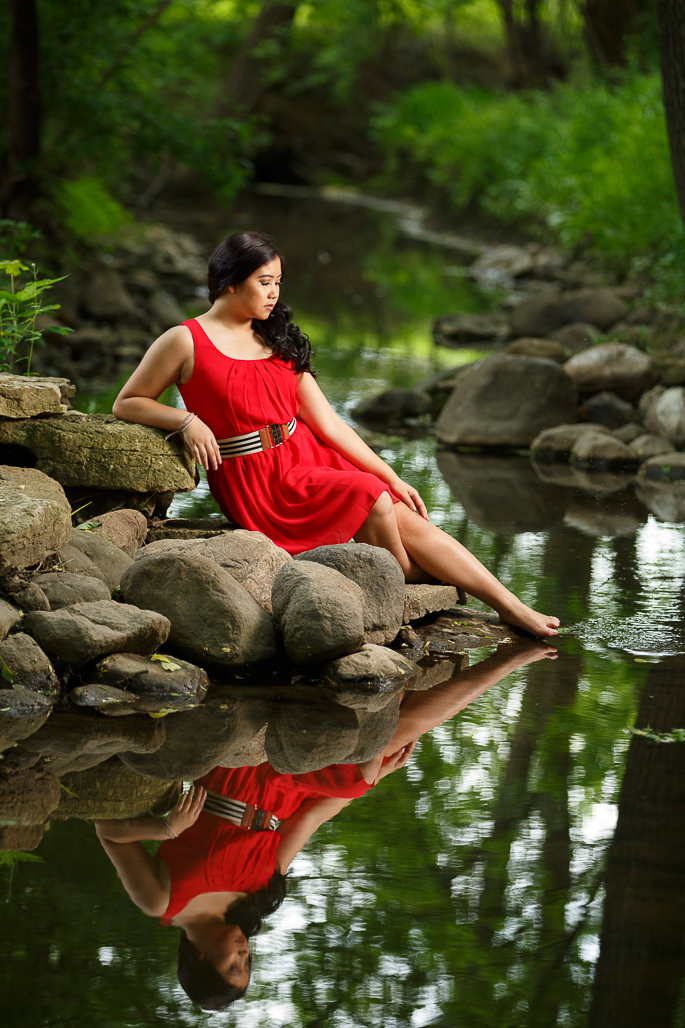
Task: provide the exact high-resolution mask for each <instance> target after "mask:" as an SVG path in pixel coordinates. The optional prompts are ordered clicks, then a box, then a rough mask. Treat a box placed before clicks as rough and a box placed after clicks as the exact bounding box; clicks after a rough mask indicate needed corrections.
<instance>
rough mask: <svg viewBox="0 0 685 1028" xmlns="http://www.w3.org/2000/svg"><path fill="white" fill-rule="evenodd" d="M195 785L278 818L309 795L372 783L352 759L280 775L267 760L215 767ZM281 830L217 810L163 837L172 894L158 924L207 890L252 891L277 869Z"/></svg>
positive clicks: (357, 789) (357, 791) (347, 791)
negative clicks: (257, 827) (247, 824)
mask: <svg viewBox="0 0 685 1028" xmlns="http://www.w3.org/2000/svg"><path fill="white" fill-rule="evenodd" d="M195 784H196V785H202V786H204V788H205V789H211V790H212V791H213V792H218V793H221V795H222V796H230V797H231V798H232V799H235V800H242V801H243V802H244V803H254V804H255V806H256V807H258V808H260V809H261V810H270V811H271V812H272V814H275V816H276V817H277V818H279V819H283V818H287V817H290V816H291V814H294V813H295V811H296V810H298V809H299V808H300V806H301V805H302V804H303V803H304V802H305V800H309V799H317V798H320V797H322V796H339V797H350V798H351V797H354V796H362V795H363V794H364V793H365V792H366V791H367V790H368V789H370V788H371V786H370V785H369V784H368V783H367V782H365V781H364V778H363V777H362V774H361V772H360V770H359V768H358V767H357V765H356V764H332V765H331V767H326V768H324V769H323V770H322V771H310V772H308V773H307V774H303V775H279V774H278V772H277V771H274V769H273V768H272V767H271V765H270V764H268V763H264V764H260V765H259V766H258V767H238V768H228V767H215V768H214V770H213V771H210V772H209V774H208V775H205V776H204V777H203V778H200V779H198V781H197V782H196V783H195ZM280 841H281V836H280V835H279V833H278V832H277V831H276V832H272V831H264V832H259V831H252V830H249V829H247V828H240V827H238V825H234V824H233V823H232V822H231V821H226V820H225V819H224V818H221V817H217V816H216V815H215V814H208V813H204V812H203V813H201V814H200V816H199V817H198V819H197V821H196V822H195V824H194V825H191V826H190V828H187V829H186V830H185V832H183V834H182V835H179V837H178V839H165V840H164V842H163V843H162V844H161V845H160V847H159V849H158V850H157V856H158V857H159V858H160V859H161V860H162V861H163V862H164V863H165V864H166V865H167V867H168V868H169V872H170V875H171V899H170V900H169V906H168V907H167V909H166V911H165V913H164V915H163V916H162V917H161V918H160V921H161V922H162V924H165V925H170V924H171V922H172V919H173V918H174V917H175V916H176V915H177V914H179V913H180V912H181V911H182V910H184V908H185V907H186V906H187V905H188V903H189V902H190V901H191V899H193V898H194V897H195V896H201V895H203V894H204V893H206V892H256V891H257V890H258V889H262V888H263V887H264V886H265V885H266V884H267V882H268V881H269V879H270V878H271V876H272V874H273V873H274V871H275V869H276V850H277V849H278V844H279V842H280Z"/></svg>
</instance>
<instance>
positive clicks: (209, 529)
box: [146, 518, 238, 543]
mask: <svg viewBox="0 0 685 1028" xmlns="http://www.w3.org/2000/svg"><path fill="white" fill-rule="evenodd" d="M237 527H238V526H237V525H234V524H233V523H232V522H231V521H225V520H224V519H223V518H169V519H168V520H167V521H164V522H163V523H162V524H159V525H153V526H152V527H151V528H150V530H149V531H148V534H147V539H146V542H148V543H157V542H161V541H162V540H165V539H180V540H186V539H212V538H214V537H215V536H221V535H225V534H226V533H227V532H234V531H235V530H236V529H237Z"/></svg>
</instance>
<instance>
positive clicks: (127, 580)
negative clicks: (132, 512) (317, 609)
mask: <svg viewBox="0 0 685 1028" xmlns="http://www.w3.org/2000/svg"><path fill="white" fill-rule="evenodd" d="M156 545H160V544H159V543H158V544H156ZM121 593H122V596H123V597H124V599H125V600H126V602H127V603H135V604H137V605H138V606H139V607H144V608H145V609H147V610H156V611H159V613H160V614H164V615H165V617H167V618H168V619H169V622H170V625H171V631H170V634H169V645H170V646H171V647H172V648H173V649H174V650H178V651H179V652H180V653H183V654H184V655H187V656H188V657H189V659H190V660H193V661H197V662H198V663H200V664H205V663H210V664H222V665H225V666H228V667H232V666H241V665H244V664H254V663H257V662H259V661H262V660H269V659H270V658H271V657H274V656H275V655H276V638H275V635H274V629H273V624H272V621H271V618H270V617H269V615H268V614H267V613H266V611H265V610H264V609H263V608H262V607H260V606H259V604H258V603H257V601H256V600H255V599H254V597H252V596H251V595H250V594H249V593H248V591H247V589H246V588H245V587H244V586H243V585H241V584H240V582H237V581H236V580H235V578H233V577H232V576H231V575H230V574H229V573H228V571H225V570H224V568H223V567H221V566H220V565H219V564H217V562H216V561H214V560H210V559H209V558H207V557H203V556H199V555H196V554H195V553H179V552H177V551H172V552H162V553H153V554H150V556H147V557H146V558H145V559H144V560H143V559H141V560H138V561H136V562H135V563H134V564H133V566H132V567H130V568H129V569H128V571H127V572H126V573H125V574H124V575H123V577H122V579H121ZM128 648H129V647H126V646H120V647H118V649H120V650H126V649H128Z"/></svg>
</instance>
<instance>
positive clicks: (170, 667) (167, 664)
mask: <svg viewBox="0 0 685 1028" xmlns="http://www.w3.org/2000/svg"><path fill="white" fill-rule="evenodd" d="M150 660H158V661H159V662H160V664H161V665H162V669H163V670H164V671H180V670H181V665H180V664H174V662H173V660H170V659H169V658H168V657H167V656H165V655H164V654H163V653H153V654H152V656H151V657H150Z"/></svg>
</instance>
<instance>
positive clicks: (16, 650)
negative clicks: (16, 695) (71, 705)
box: [0, 615, 60, 702]
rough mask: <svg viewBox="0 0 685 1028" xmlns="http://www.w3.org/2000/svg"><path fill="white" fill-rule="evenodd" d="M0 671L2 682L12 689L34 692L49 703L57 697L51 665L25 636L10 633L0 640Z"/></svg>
mask: <svg viewBox="0 0 685 1028" xmlns="http://www.w3.org/2000/svg"><path fill="white" fill-rule="evenodd" d="M29 616H31V615H29ZM0 670H1V671H2V678H3V684H5V683H8V684H9V686H10V687H11V688H12V689H14V690H25V689H27V690H30V691H31V692H37V693H40V694H41V695H43V696H48V697H50V698H51V699H52V701H53V702H54V701H55V700H56V699H57V697H58V696H59V691H60V689H59V679H58V678H57V675H56V674H55V670H54V668H53V666H52V664H51V663H50V661H49V660H48V658H47V657H46V656H45V654H44V653H43V651H42V649H41V648H40V646H37V645H36V643H35V642H34V641H33V639H31V637H30V636H28V635H24V634H23V633H21V634H19V635H11V636H9V638H8V639H4V640H3V641H2V642H0Z"/></svg>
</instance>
